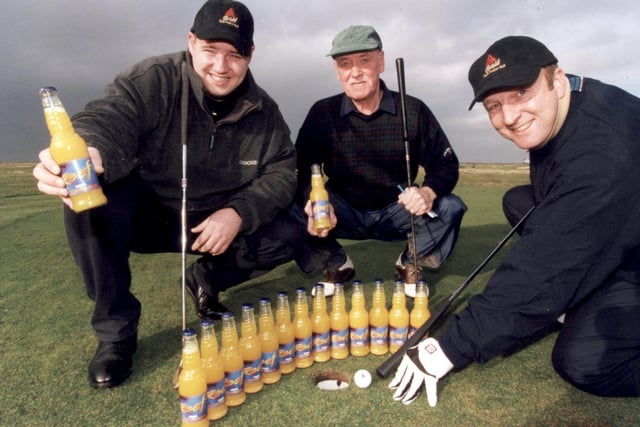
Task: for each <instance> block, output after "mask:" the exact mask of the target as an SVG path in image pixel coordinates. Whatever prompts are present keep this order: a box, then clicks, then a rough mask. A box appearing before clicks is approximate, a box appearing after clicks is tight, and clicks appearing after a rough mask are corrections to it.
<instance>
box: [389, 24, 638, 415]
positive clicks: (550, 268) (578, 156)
mask: <svg viewBox="0 0 640 427" xmlns="http://www.w3.org/2000/svg"><path fill="white" fill-rule="evenodd" d="M557 63H558V61H557V59H556V57H555V56H554V55H553V54H552V53H551V52H550V51H549V49H547V47H546V46H545V45H543V44H542V43H540V42H539V41H537V40H535V39H532V38H530V37H525V36H509V37H505V38H503V39H500V40H498V41H497V42H495V43H494V44H493V45H491V46H490V47H489V48H488V49H487V51H486V52H485V53H483V54H482V55H481V56H480V57H479V58H478V59H477V60H476V61H475V62H474V63H473V65H472V66H471V69H470V70H469V81H470V83H471V86H472V88H473V101H472V103H471V107H473V106H474V104H475V103H482V105H483V107H484V109H485V110H486V112H487V113H488V115H489V121H490V122H491V124H492V125H493V127H494V128H495V129H496V130H497V131H498V133H499V134H500V135H502V136H503V137H504V138H506V139H508V140H510V141H512V142H514V143H515V144H516V145H517V146H518V147H520V148H522V149H524V150H528V151H529V157H530V165H531V184H530V185H525V186H520V187H516V188H513V189H511V190H509V191H508V192H507V193H506V194H505V196H504V200H503V207H504V211H505V214H506V216H507V219H508V220H509V221H510V222H511V224H512V225H514V224H515V223H516V222H517V221H518V220H519V219H520V218H521V217H522V216H523V214H524V212H526V211H528V210H529V209H530V208H531V206H534V205H535V210H534V211H533V213H532V214H531V215H530V216H529V217H528V218H527V220H526V221H525V223H524V225H523V226H522V228H521V229H520V230H519V232H520V239H519V241H518V242H517V244H516V245H515V246H514V247H513V249H512V250H511V253H510V254H509V255H508V257H507V259H506V261H505V262H504V263H503V264H502V265H501V266H500V267H498V268H497V269H496V271H495V273H494V274H493V276H492V277H491V278H490V279H489V282H488V283H487V285H486V288H485V290H484V291H483V292H482V293H481V294H479V295H476V296H474V297H472V298H471V299H470V300H469V304H468V307H466V308H465V309H464V310H463V311H462V312H460V313H459V314H458V315H456V316H455V317H454V318H453V319H451V321H450V322H449V324H448V327H447V329H446V331H445V332H444V333H443V334H442V335H441V336H440V337H438V338H429V339H427V340H425V341H424V342H423V343H421V344H419V345H417V346H416V347H414V348H413V349H410V350H409V351H408V354H409V353H410V354H409V355H408V356H405V358H404V359H403V361H402V363H401V365H400V368H399V369H398V372H397V374H396V378H394V380H393V381H392V382H391V384H390V385H391V386H392V387H394V388H396V392H395V394H394V398H395V399H397V400H402V401H403V402H404V403H406V404H408V403H411V402H412V401H413V400H414V399H415V398H416V397H417V395H418V392H419V391H420V389H421V388H422V386H423V385H424V386H425V388H426V390H427V396H428V397H430V399H429V403H431V404H432V405H435V402H436V401H437V393H436V384H437V381H438V379H440V378H441V377H442V376H444V375H445V374H446V373H447V372H449V371H450V370H451V369H452V368H454V367H455V368H456V369H461V368H463V367H465V366H466V365H468V364H470V363H472V362H478V363H484V362H486V361H488V360H489V359H491V358H492V357H494V356H498V355H501V354H504V353H507V352H508V351H509V350H510V349H511V348H513V347H515V346H516V345H517V344H519V343H520V342H522V341H526V340H527V339H529V338H531V337H532V336H534V335H539V334H540V332H541V331H549V330H550V329H551V330H553V329H558V328H559V332H558V335H557V339H556V342H555V346H554V349H553V353H552V355H551V361H552V363H553V367H554V368H555V370H556V371H557V373H558V374H559V375H560V376H561V377H562V378H563V379H564V380H566V381H567V382H569V383H570V384H572V385H573V386H575V387H577V388H578V389H580V390H583V391H585V392H587V393H592V394H594V395H597V396H609V397H631V396H639V395H640V227H639V226H638V216H639V215H640V188H639V187H638V183H640V168H639V167H638V165H639V164H640V99H638V98H636V97H635V96H633V95H631V94H629V93H628V92H625V91H623V90H622V89H619V88H617V87H615V86H610V85H607V84H604V83H602V82H599V81H597V80H593V79H590V78H585V77H580V76H577V75H570V74H565V72H564V71H563V70H562V68H560V67H559V66H558V64H557ZM471 107H470V108H471Z"/></svg>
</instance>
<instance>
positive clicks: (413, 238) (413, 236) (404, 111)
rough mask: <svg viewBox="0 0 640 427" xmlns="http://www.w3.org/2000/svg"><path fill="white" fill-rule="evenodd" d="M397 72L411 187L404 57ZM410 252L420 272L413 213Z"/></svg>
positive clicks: (408, 185)
mask: <svg viewBox="0 0 640 427" xmlns="http://www.w3.org/2000/svg"><path fill="white" fill-rule="evenodd" d="M396 74H397V75H398V92H399V93H400V113H401V116H402V139H403V141H404V158H405V163H406V167H407V187H411V184H412V182H411V181H412V180H411V156H410V154H409V128H408V126H407V100H406V94H407V89H406V85H405V80H404V59H403V58H396ZM410 246H412V248H411V247H410V248H409V253H411V252H413V267H414V269H415V271H416V274H417V272H418V251H417V248H416V226H415V222H414V220H413V214H411V242H410Z"/></svg>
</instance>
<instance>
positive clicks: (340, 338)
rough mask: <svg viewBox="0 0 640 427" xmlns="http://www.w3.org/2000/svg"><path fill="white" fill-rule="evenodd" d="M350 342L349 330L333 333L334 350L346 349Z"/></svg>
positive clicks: (332, 343)
mask: <svg viewBox="0 0 640 427" xmlns="http://www.w3.org/2000/svg"><path fill="white" fill-rule="evenodd" d="M348 340H349V329H342V330H340V331H335V330H332V331H331V347H332V348H346V347H347V341H348Z"/></svg>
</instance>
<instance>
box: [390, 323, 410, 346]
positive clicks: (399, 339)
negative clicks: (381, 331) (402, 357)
mask: <svg viewBox="0 0 640 427" xmlns="http://www.w3.org/2000/svg"><path fill="white" fill-rule="evenodd" d="M407 332H409V330H408V328H407V327H404V328H394V327H391V328H389V344H391V345H397V346H401V345H402V344H404V342H405V341H406V340H407Z"/></svg>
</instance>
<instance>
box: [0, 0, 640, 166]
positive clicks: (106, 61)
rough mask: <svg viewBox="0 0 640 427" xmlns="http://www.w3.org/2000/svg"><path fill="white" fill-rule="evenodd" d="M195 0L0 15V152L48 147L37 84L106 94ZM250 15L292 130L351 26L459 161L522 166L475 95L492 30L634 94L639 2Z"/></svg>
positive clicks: (256, 68) (529, 0) (337, 4)
mask: <svg viewBox="0 0 640 427" xmlns="http://www.w3.org/2000/svg"><path fill="white" fill-rule="evenodd" d="M203 2H204V1H203V0H154V1H151V0H126V1H125V0H47V1H45V0H22V1H15V2H14V1H11V2H5V4H4V5H3V8H2V16H1V17H0V54H1V56H2V64H3V66H2V72H1V73H0V129H1V132H0V138H1V139H0V161H3V162H8V161H35V160H36V158H37V153H38V152H39V151H40V149H41V148H42V147H44V146H46V145H48V139H49V136H48V133H47V130H46V128H45V124H44V119H43V116H42V110H41V107H40V101H39V99H38V97H37V96H36V90H37V89H38V88H39V87H41V86H56V87H57V88H58V89H59V91H60V94H61V97H62V100H63V102H64V103H65V106H66V107H67V110H68V111H69V112H70V113H75V112H77V111H79V110H81V109H82V108H83V106H84V104H85V103H86V102H88V101H90V100H91V99H94V98H97V97H100V96H101V95H102V90H103V87H104V85H105V84H106V83H108V82H110V81H111V80H112V79H113V77H114V76H115V74H116V73H117V72H119V71H121V70H123V69H126V68H128V67H129V66H130V65H132V64H133V63H134V62H137V61H138V60H140V59H142V58H144V57H147V56H151V55H156V54H161V53H167V52H174V51H178V50H183V49H184V48H185V47H186V41H187V32H188V30H189V28H190V27H191V24H192V22H193V17H194V15H195V13H196V12H197V10H198V9H199V8H200V6H201V5H202V4H203ZM245 4H246V5H247V6H248V7H249V8H250V9H251V11H252V13H253V16H254V19H255V21H256V31H255V37H254V40H255V44H256V52H255V55H254V57H253V61H252V63H251V69H252V71H253V73H254V75H255V76H256V80H257V81H258V83H259V84H260V85H261V86H262V87H263V88H265V89H266V90H267V91H268V92H269V93H270V94H271V96H272V97H273V98H274V99H275V100H276V101H277V102H278V103H279V105H280V108H281V110H282V113H283V115H284V117H285V119H286V120H287V122H288V124H289V126H290V128H291V131H292V135H293V137H294V138H295V135H296V134H297V132H298V129H299V127H300V125H301V124H302V121H303V120H304V116H305V115H306V112H307V111H308V109H309V107H310V106H311V104H312V103H313V102H314V101H315V100H317V99H319V98H324V97H326V96H329V95H332V94H335V93H337V92H339V91H340V86H339V83H338V81H337V79H336V77H335V72H334V70H333V64H332V61H331V59H330V58H327V57H326V56H325V55H326V53H327V52H328V51H329V49H330V46H331V40H332V38H333V36H334V35H335V34H336V33H337V32H339V31H340V30H342V29H343V28H345V27H347V26H349V25H352V24H367V25H373V26H374V27H375V28H376V29H377V30H378V32H379V33H380V35H381V37H382V39H383V43H384V50H385V57H386V60H387V69H386V71H385V72H384V73H383V75H382V77H383V79H384V80H385V81H386V82H387V84H388V86H389V87H391V88H392V89H396V88H397V77H396V73H395V65H394V60H395V58H398V57H402V58H404V61H405V75H406V86H407V92H408V93H409V94H411V95H414V96H417V97H418V98H421V99H422V100H423V101H424V102H425V103H427V105H429V107H430V108H431V109H432V110H433V112H434V113H435V115H436V117H437V118H438V120H439V121H440V124H441V125H442V127H443V128H444V130H445V132H446V133H447V135H448V136H449V139H450V140H451V142H452V144H453V146H454V149H455V150H456V152H457V153H458V156H459V157H460V160H461V161H463V162H520V161H522V160H523V159H524V158H525V153H524V152H522V151H520V150H519V149H517V148H515V147H513V146H512V144H511V143H510V142H508V141H504V140H501V139H500V137H499V136H498V135H497V134H496V133H495V131H494V130H493V129H491V128H490V125H489V122H488V120H487V118H486V113H484V112H483V110H482V109H481V108H477V107H476V108H474V110H472V111H471V112H468V111H467V107H468V105H469V102H470V99H471V97H472V92H471V88H470V86H469V84H468V82H467V71H468V69H469V66H470V64H471V63H472V62H473V61H474V60H475V59H476V58H477V57H478V56H480V54H481V53H482V52H484V50H486V48H487V47H488V46H489V45H490V44H491V43H493V42H494V41H495V40H497V39H498V38H501V37H503V36H505V35H510V34H525V35H530V36H533V37H535V38H537V39H539V40H541V41H542V42H543V43H545V44H546V45H547V46H548V47H549V48H550V49H551V51H552V52H554V53H555V54H556V56H557V57H558V58H559V60H560V65H561V66H562V67H563V68H564V69H565V71H567V72H571V73H575V74H582V75H585V76H589V77H594V78H597V79H599V80H603V81H605V82H608V83H612V84H615V85H617V86H620V87H622V88H624V89H626V90H627V91H629V92H631V93H633V94H635V95H636V96H640V62H639V61H640V47H639V46H640V25H639V24H638V22H640V6H639V5H638V2H637V0H609V1H603V0H510V1H505V0H491V1H474V0H438V1H436V0H398V1H389V0H384V1H383V0H322V1H313V2H311V1H304V0H270V1H266V0H246V1H245Z"/></svg>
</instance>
